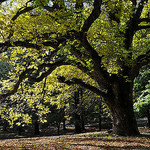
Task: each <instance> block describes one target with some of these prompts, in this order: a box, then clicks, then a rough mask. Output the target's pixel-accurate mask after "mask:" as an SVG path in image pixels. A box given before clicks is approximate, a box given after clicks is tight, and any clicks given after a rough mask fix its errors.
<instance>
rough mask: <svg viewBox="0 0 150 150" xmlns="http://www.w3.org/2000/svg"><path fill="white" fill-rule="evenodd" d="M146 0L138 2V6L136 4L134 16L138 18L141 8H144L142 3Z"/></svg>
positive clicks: (146, 0)
mask: <svg viewBox="0 0 150 150" xmlns="http://www.w3.org/2000/svg"><path fill="white" fill-rule="evenodd" d="M147 2H148V0H141V1H140V2H139V3H138V6H137V9H136V11H135V17H136V18H138V19H139V18H140V16H141V13H142V11H143V8H144V5H145V4H146V3H147Z"/></svg>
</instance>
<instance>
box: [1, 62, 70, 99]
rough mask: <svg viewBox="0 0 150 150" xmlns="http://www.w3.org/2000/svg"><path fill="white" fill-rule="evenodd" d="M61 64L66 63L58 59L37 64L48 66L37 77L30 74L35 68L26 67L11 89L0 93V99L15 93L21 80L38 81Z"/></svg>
mask: <svg viewBox="0 0 150 150" xmlns="http://www.w3.org/2000/svg"><path fill="white" fill-rule="evenodd" d="M61 65H68V64H67V63H66V62H63V60H62V61H58V62H55V63H53V64H45V63H44V64H42V65H39V66H38V68H41V66H42V68H44V67H49V69H48V70H47V71H45V72H43V73H42V74H41V75H40V76H39V77H33V76H32V75H29V74H31V73H32V72H33V71H37V70H36V69H34V68H32V69H26V70H24V71H23V72H22V73H21V74H20V75H19V80H18V81H17V82H16V84H15V85H14V87H13V89H12V90H11V91H8V92H7V93H5V94H1V95H0V99H3V98H6V97H8V96H11V95H13V94H15V93H16V92H17V90H18V88H19V85H20V84H21V83H22V82H23V80H25V79H28V80H29V81H33V82H40V81H42V80H43V79H44V78H46V77H47V76H48V75H49V74H51V73H52V71H53V70H55V69H56V68H57V67H59V66H61Z"/></svg>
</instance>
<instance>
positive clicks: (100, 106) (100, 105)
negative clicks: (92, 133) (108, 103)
mask: <svg viewBox="0 0 150 150" xmlns="http://www.w3.org/2000/svg"><path fill="white" fill-rule="evenodd" d="M101 115H102V101H101V99H100V102H99V125H98V126H99V131H101V130H102V124H101V123H102V117H101Z"/></svg>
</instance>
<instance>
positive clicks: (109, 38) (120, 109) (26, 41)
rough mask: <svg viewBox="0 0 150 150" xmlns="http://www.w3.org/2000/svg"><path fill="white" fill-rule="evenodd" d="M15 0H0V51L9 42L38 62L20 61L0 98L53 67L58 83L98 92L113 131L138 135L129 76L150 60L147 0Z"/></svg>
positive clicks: (45, 73) (149, 3)
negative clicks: (15, 75) (15, 76)
mask: <svg viewBox="0 0 150 150" xmlns="http://www.w3.org/2000/svg"><path fill="white" fill-rule="evenodd" d="M15 2H16V1H11V2H10V3H5V2H3V3H1V12H2V13H1V16H0V19H1V37H0V47H1V50H0V51H1V53H2V52H3V53H4V52H6V51H7V50H8V49H9V48H10V47H11V48H12V47H13V48H14V49H13V54H15V53H16V52H18V51H20V50H22V52H25V53H26V56H25V57H27V55H30V56H32V57H33V58H34V59H35V60H38V63H37V62H35V63H34V62H32V63H31V64H29V65H28V66H26V67H25V66H21V69H18V74H20V75H18V76H19V77H18V80H17V81H16V83H15V85H14V88H12V89H10V91H9V92H8V93H4V94H1V99H3V98H5V97H6V96H9V95H12V94H14V93H15V92H16V91H17V89H18V88H19V85H20V83H21V82H23V81H24V80H30V81H32V82H40V81H42V80H43V79H44V78H45V77H47V76H49V75H50V74H51V73H53V71H54V70H55V73H56V74H55V75H56V76H57V77H58V80H59V82H63V83H66V84H68V85H72V84H78V85H80V86H81V87H84V88H86V89H88V90H91V91H92V92H94V93H96V94H98V95H100V96H102V97H103V99H104V101H105V103H106V104H107V105H108V107H109V109H110V111H111V114H112V117H113V132H114V133H116V134H120V135H137V134H139V131H138V128H137V124H136V119H135V115H134V112H133V99H132V93H133V81H134V78H135V77H136V76H137V75H138V73H139V69H140V68H141V67H142V66H144V65H146V64H148V63H149V60H150V53H149V52H150V50H149V46H150V45H149V28H150V25H149V22H150V20H149V6H150V2H149V1H148V0H140V1H136V0H122V1H119V0H116V1H107V0H94V1H89V0H88V1H86V0H85V1H82V0H81V1H69V0H68V1H64V0H59V1H53V0H52V1H39V0H37V1H17V5H16V4H15V5H14V3H15ZM32 2H33V3H32ZM6 5H7V7H6ZM38 5H40V9H39V8H38ZM11 6H14V7H13V9H12V7H11ZM6 8H7V10H6ZM143 33H144V36H143ZM21 47H22V48H21ZM44 68H45V69H44ZM35 73H39V75H38V76H34V74H35ZM12 79H13V78H12Z"/></svg>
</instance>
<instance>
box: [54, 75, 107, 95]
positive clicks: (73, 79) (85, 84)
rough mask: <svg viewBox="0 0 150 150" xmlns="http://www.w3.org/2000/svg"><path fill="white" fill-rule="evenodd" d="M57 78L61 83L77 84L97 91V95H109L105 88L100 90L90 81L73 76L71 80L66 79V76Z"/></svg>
mask: <svg viewBox="0 0 150 150" xmlns="http://www.w3.org/2000/svg"><path fill="white" fill-rule="evenodd" d="M57 79H58V81H59V82H61V83H66V84H67V85H73V84H77V85H79V86H81V87H83V88H85V89H88V90H90V91H92V92H94V93H96V94H97V95H101V96H102V97H104V98H106V97H108V95H107V92H106V91H105V90H103V91H102V90H99V89H98V88H96V87H94V86H92V85H90V84H88V83H85V82H83V81H82V80H81V79H77V78H72V79H71V80H66V78H65V77H63V76H58V77H57Z"/></svg>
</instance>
